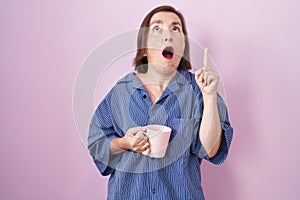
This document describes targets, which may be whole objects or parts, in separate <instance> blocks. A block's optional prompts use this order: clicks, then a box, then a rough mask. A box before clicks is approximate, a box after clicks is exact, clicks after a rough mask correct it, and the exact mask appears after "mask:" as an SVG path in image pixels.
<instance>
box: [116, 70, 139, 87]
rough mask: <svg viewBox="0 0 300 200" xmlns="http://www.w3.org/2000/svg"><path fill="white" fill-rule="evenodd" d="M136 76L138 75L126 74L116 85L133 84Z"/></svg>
mask: <svg viewBox="0 0 300 200" xmlns="http://www.w3.org/2000/svg"><path fill="white" fill-rule="evenodd" d="M135 75H136V74H135V73H134V72H131V73H128V74H126V75H125V76H123V77H122V78H120V79H119V80H118V81H117V83H116V85H120V84H124V83H129V82H133V80H134V77H135Z"/></svg>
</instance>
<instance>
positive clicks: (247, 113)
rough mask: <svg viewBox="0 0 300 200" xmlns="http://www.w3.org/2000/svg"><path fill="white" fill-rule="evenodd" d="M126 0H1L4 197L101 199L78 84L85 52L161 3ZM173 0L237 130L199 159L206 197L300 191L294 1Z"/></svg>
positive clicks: (0, 183) (232, 198)
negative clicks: (223, 155)
mask: <svg viewBox="0 0 300 200" xmlns="http://www.w3.org/2000/svg"><path fill="white" fill-rule="evenodd" d="M126 2H127V3H122V1H115V0H112V1H107V2H100V1H71V0H64V1H33V0H29V1H15V0H10V1H8V0H7V1H3V0H2V1H1V3H0V5H1V6H0V27H1V32H0V36H1V37H0V56H1V59H0V67H1V68H0V69H1V71H0V75H1V79H0V84H1V106H0V108H1V121H0V123H1V125H0V133H1V136H2V137H1V140H0V158H1V164H0V199H1V200H2V199H3V200H6V199H11V200H17V199H23V200H29V199H44V200H52V199H70V200H81V199H82V200H84V199H89V200H93V199H95V200H96V199H105V196H106V189H107V186H106V184H107V178H105V177H101V176H100V175H99V174H98V172H97V169H96V168H95V166H94V164H93V163H92V161H91V159H90V157H89V154H88V152H87V150H86V148H85V147H84V146H83V145H82V144H81V141H80V139H79V137H78V134H77V131H76V127H75V125H74V121H73V113H72V92H73V84H74V82H75V80H76V75H77V73H78V70H79V68H80V65H81V63H82V62H83V60H84V59H85V58H86V57H87V55H88V54H89V52H90V51H91V50H92V49H93V48H94V47H95V46H96V45H98V44H99V43H101V42H104V41H105V40H106V39H108V38H110V37H112V36H113V35H116V34H118V33H121V32H123V31H127V30H131V29H135V28H138V26H139V24H140V22H141V20H142V18H143V17H144V16H145V15H146V13H147V12H148V11H150V10H151V9H152V8H154V7H155V6H156V5H158V4H157V3H152V2H151V1H146V2H145V1H137V0H135V1H133V0H132V1H126ZM165 4H170V5H173V6H175V7H176V8H177V9H180V10H181V11H182V12H183V14H184V16H185V17H186V20H187V25H188V30H189V34H190V37H191V38H193V39H195V40H196V41H197V42H198V43H200V44H201V45H203V46H208V47H210V53H211V57H212V58H213V60H214V61H215V63H216V64H217V66H218V69H219V71H220V73H221V76H222V79H223V81H224V85H225V89H226V95H227V97H226V100H227V103H228V106H229V110H230V118H231V122H232V125H233V127H234V134H235V135H234V140H233V143H232V148H231V151H230V155H229V157H228V160H227V161H226V163H225V164H224V165H222V166H219V167H215V166H213V165H211V164H208V163H204V165H203V167H202V172H203V181H204V188H205V194H206V197H207V199H208V200H211V199H212V200H214V199H229V200H240V199H243V200H253V199H273V200H279V199H289V200H296V199H300V192H299V188H300V180H299V179H300V170H299V168H300V160H299V156H298V154H297V152H299V148H298V144H299V142H300V134H298V127H299V119H300V111H299V110H300V109H299V106H298V105H297V103H299V102H300V90H299V86H297V85H298V84H297V81H296V78H297V76H298V73H300V69H299V63H300V62H299V61H300V56H299V52H300V39H299V35H300V26H299V24H300V20H299V19H300V17H299V15H298V14H297V13H299V11H300V9H299V7H300V5H299V3H298V1H295V0H287V1H285V2H283V1H271V0H269V1H259V0H254V1H248V2H241V1H237V0H236V1H233V0H230V1H226V3H225V2H221V1H218V2H217V1H202V2H199V1H192V2H191V3H186V2H182V3H180V2H179V1H165ZM133 7H134V8H139V10H136V11H135V10H134V9H133ZM199 56H201V55H199ZM128 63H130V61H129V62H128ZM124 67H128V68H127V69H126V70H130V66H128V65H126V66H124ZM126 70H125V71H126ZM106 87H107V88H109V87H110V86H109V85H108V86H106ZM99 95H104V94H99ZM96 101H98V98H97V97H96ZM96 103H97V102H96Z"/></svg>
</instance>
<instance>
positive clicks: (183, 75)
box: [117, 70, 192, 92]
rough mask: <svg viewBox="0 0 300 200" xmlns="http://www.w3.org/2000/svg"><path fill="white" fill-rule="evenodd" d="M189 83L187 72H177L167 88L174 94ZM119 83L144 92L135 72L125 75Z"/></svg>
mask: <svg viewBox="0 0 300 200" xmlns="http://www.w3.org/2000/svg"><path fill="white" fill-rule="evenodd" d="M191 82H192V80H191V76H190V73H189V72H188V71H182V70H177V72H176V75H175V76H174V78H172V80H171V81H170V83H169V85H168V86H167V88H168V89H169V90H171V91H173V92H175V91H176V90H178V89H180V86H181V85H187V84H191ZM121 83H132V86H133V88H136V89H143V90H145V88H144V86H143V85H142V83H141V82H140V81H139V79H138V78H137V77H136V73H135V72H132V73H129V74H127V75H126V76H125V77H123V78H122V79H120V80H119V81H118V82H117V84H121Z"/></svg>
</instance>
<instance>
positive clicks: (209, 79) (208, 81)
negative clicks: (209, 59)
mask: <svg viewBox="0 0 300 200" xmlns="http://www.w3.org/2000/svg"><path fill="white" fill-rule="evenodd" d="M215 78H216V77H215V76H214V74H212V73H210V74H208V76H207V79H206V83H207V85H209V84H211V82H213V80H214V79H215Z"/></svg>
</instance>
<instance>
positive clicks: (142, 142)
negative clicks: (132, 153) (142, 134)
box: [137, 138, 148, 146]
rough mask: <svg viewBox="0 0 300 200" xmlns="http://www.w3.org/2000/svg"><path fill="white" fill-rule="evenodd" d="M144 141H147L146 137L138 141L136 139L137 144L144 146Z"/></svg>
mask: <svg viewBox="0 0 300 200" xmlns="http://www.w3.org/2000/svg"><path fill="white" fill-rule="evenodd" d="M146 143H148V138H143V139H141V140H140V141H138V143H137V145H138V146H144V145H145V144H146Z"/></svg>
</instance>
